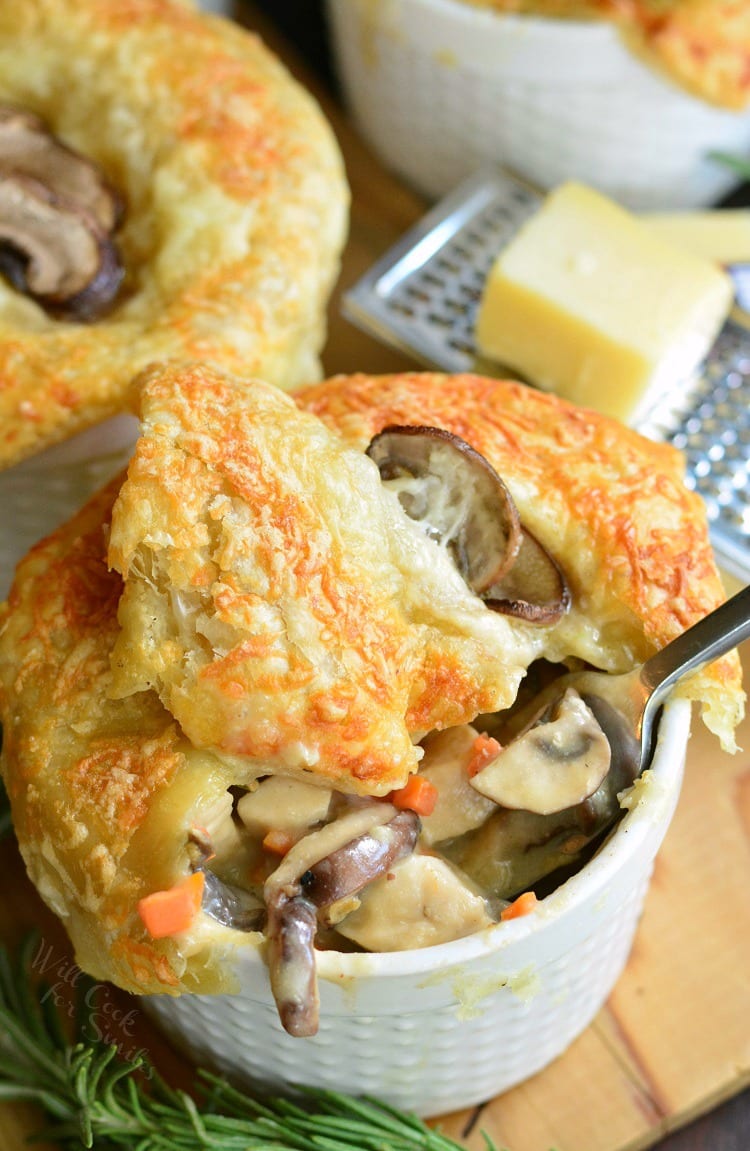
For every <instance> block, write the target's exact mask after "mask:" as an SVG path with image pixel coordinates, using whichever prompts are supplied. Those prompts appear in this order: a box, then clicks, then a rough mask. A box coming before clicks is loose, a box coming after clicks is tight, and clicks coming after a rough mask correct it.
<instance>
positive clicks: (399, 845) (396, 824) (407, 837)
mask: <svg viewBox="0 0 750 1151" xmlns="http://www.w3.org/2000/svg"><path fill="white" fill-rule="evenodd" d="M419 830H420V822H419V817H418V816H417V815H415V814H414V812H413V811H402V812H400V814H399V815H396V816H394V818H393V819H392V820H391V821H390V822H389V823H386V824H384V825H383V826H382V827H381V828H379V829H378V832H377V834H374V833H371V834H368V835H360V836H359V837H358V838H357V839H353V840H352V841H351V843H347V844H346V845H345V846H344V847H340V848H339V849H338V851H333V852H331V854H330V855H328V856H326V858H325V859H321V860H320V861H319V862H318V863H315V864H313V866H312V867H310V868H308V870H307V871H306V872H305V873H304V875H303V876H302V877H301V879H300V885H301V887H302V891H303V892H304V894H305V896H306V898H307V899H309V900H311V901H312V902H313V903H314V904H315V906H316V907H317V908H319V909H320V910H321V911H324V910H325V909H326V908H327V907H330V906H332V904H334V903H338V902H339V901H340V900H342V899H348V898H349V897H350V896H352V895H357V894H358V892H360V891H362V889H363V888H364V887H366V886H367V884H368V883H372V881H373V879H377V878H378V877H379V876H380V875H383V874H384V872H386V871H387V870H388V868H389V867H391V866H392V865H393V864H394V863H395V862H396V860H398V859H401V858H402V857H403V856H405V855H409V854H410V853H411V852H412V851H413V850H414V848H415V847H416V843H417V839H418V837H419Z"/></svg>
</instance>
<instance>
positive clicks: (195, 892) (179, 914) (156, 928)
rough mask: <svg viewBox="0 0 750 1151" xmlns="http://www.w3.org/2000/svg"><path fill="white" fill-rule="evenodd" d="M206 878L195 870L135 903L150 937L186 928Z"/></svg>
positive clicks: (158, 936) (199, 900)
mask: <svg viewBox="0 0 750 1151" xmlns="http://www.w3.org/2000/svg"><path fill="white" fill-rule="evenodd" d="M205 882H206V878H205V876H204V874H203V872H202V871H194V872H193V873H192V874H191V875H188V876H187V877H186V878H185V879H181V880H180V882H179V883H175V885H174V887H168V888H167V889H166V891H153V892H152V893H151V895H146V896H145V897H144V898H143V899H141V900H140V901H139V903H138V914H139V915H140V917H141V919H142V920H143V922H144V924H145V927H146V930H147V931H148V933H149V935H150V936H151V937H152V939H164V938H166V936H168V935H177V933H178V932H180V931H187V929H188V928H189V927H190V925H191V924H192V922H193V920H194V919H195V917H196V915H197V914H198V912H199V911H200V906H201V900H202V899H203V888H204V885H205Z"/></svg>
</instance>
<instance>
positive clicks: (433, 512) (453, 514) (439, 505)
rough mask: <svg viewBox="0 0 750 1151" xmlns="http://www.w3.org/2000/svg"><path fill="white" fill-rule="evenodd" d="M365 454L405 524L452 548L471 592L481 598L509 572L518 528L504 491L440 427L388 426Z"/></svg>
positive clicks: (479, 460) (487, 467) (466, 447)
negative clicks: (415, 524) (416, 525)
mask: <svg viewBox="0 0 750 1151" xmlns="http://www.w3.org/2000/svg"><path fill="white" fill-rule="evenodd" d="M367 454H368V455H369V456H370V457H371V459H373V460H374V462H375V463H376V464H377V465H378V468H379V469H380V475H381V477H382V479H383V482H384V483H386V484H387V485H388V486H389V487H390V488H392V489H393V490H395V491H396V492H397V494H398V498H399V502H400V503H401V506H402V507H403V509H404V511H405V512H406V514H407V515H408V516H409V517H410V519H413V520H416V521H417V522H418V523H419V524H420V525H421V526H422V528H423V529H424V531H425V534H426V535H428V536H429V537H430V538H431V539H434V540H436V541H437V542H438V543H440V544H442V545H443V546H444V547H447V548H449V549H450V551H451V553H452V554H453V557H454V560H455V562H456V566H457V567H458V570H459V571H460V572H461V575H462V576H463V577H464V579H465V580H466V582H467V584H468V585H469V587H470V588H471V589H472V591H474V592H476V593H477V594H479V593H481V592H483V591H484V590H485V589H486V588H488V587H490V586H491V585H492V584H495V583H497V581H498V580H500V579H501V578H502V576H503V574H504V573H505V572H506V571H507V570H508V569H509V568H510V567H511V565H512V564H513V561H514V560H515V558H516V554H517V552H518V549H519V547H520V543H521V525H520V521H519V518H518V512H517V510H516V507H515V504H514V503H513V500H512V498H511V495H510V492H509V491H508V489H507V488H506V486H505V484H504V483H503V481H502V480H501V479H500V477H499V476H498V474H497V472H496V471H495V470H494V468H493V467H492V465H491V464H489V463H488V461H487V460H486V459H485V458H484V456H482V455H480V454H479V452H477V451H475V450H474V448H472V447H471V445H470V444H467V443H466V441H465V440H462V439H461V438H460V437H459V436H455V435H453V433H452V432H448V431H445V430H444V429H443V428H432V427H422V426H418V425H415V426H409V425H406V426H400V425H392V426H390V427H387V428H385V429H384V430H383V431H382V432H380V433H379V434H378V435H377V436H375V437H374V439H373V440H372V441H371V443H370V445H369V447H368V449H367Z"/></svg>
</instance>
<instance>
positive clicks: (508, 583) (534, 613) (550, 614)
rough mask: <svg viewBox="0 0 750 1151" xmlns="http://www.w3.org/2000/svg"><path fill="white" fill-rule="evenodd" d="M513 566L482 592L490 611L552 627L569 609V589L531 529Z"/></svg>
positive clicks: (524, 535) (559, 570)
mask: <svg viewBox="0 0 750 1151" xmlns="http://www.w3.org/2000/svg"><path fill="white" fill-rule="evenodd" d="M521 535H522V539H521V545H520V548H519V551H518V555H517V556H516V559H515V563H514V564H513V566H512V567H511V568H510V569H509V570H508V571H507V572H506V573H505V574H504V575H503V576H502V577H501V579H499V580H496V581H495V582H494V583H493V584H492V586H491V587H488V588H487V589H486V590H485V591H484V592H483V593H482V599H483V600H484V602H485V603H486V605H487V607H488V608H491V609H492V610H493V611H497V612H502V613H503V614H504V615H512V616H516V617H517V618H519V619H525V620H527V621H528V622H529V623H541V624H553V623H557V622H558V620H560V619H562V617H563V616H564V615H565V613H566V612H567V611H568V610H569V609H570V589H569V587H568V584H567V580H566V579H565V576H564V575H563V572H562V570H561V568H560V567H559V566H558V564H557V563H556V562H555V560H554V559H553V558H552V556H551V555H550V554H549V552H548V551H547V549H546V548H545V547H544V546H543V545H542V544H541V543H540V542H539V540H538V539H537V538H536V536H534V535H532V533H531V532H530V531H529V530H528V528H525V527H524V528H522V529H521Z"/></svg>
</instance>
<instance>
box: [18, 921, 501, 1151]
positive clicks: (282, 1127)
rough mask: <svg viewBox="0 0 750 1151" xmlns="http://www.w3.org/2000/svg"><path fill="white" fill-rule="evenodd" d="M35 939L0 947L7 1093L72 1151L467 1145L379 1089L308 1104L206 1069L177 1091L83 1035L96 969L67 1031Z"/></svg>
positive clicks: (316, 1097) (457, 1149)
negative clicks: (43, 1117)
mask: <svg viewBox="0 0 750 1151" xmlns="http://www.w3.org/2000/svg"><path fill="white" fill-rule="evenodd" d="M36 943H37V941H36V939H35V938H31V939H29V940H27V942H26V943H25V945H24V946H23V947H22V949H21V951H20V954H19V957H18V960H17V962H13V960H12V959H11V957H10V955H9V953H8V951H7V950H6V949H5V948H0V1101H2V1100H6V1101H11V1100H30V1101H32V1102H34V1103H37V1104H39V1106H40V1107H41V1108H42V1109H43V1110H44V1111H45V1112H46V1114H47V1117H48V1120H49V1123H48V1126H47V1127H46V1128H45V1130H44V1131H43V1132H42V1133H41V1134H42V1136H43V1137H45V1138H47V1139H52V1140H54V1141H56V1142H57V1143H58V1144H60V1145H61V1146H62V1147H64V1148H65V1151H73V1149H74V1148H81V1147H86V1148H91V1147H93V1148H96V1149H97V1151H113V1149H114V1148H118V1147H127V1148H130V1149H133V1151H196V1149H198V1148H207V1149H214V1151H461V1145H460V1144H459V1143H456V1142H454V1141H453V1140H452V1139H449V1138H447V1136H445V1135H442V1134H441V1133H440V1132H439V1131H436V1130H432V1129H431V1128H429V1127H427V1126H426V1124H424V1123H423V1122H422V1121H421V1120H420V1119H417V1118H416V1117H415V1116H413V1115H406V1114H403V1113H402V1112H400V1111H397V1110H395V1109H394V1108H392V1107H389V1106H387V1105H386V1104H384V1103H381V1102H379V1101H377V1100H374V1099H366V1098H365V1099H354V1098H352V1097H350V1096H346V1095H341V1094H339V1093H337V1092H333V1091H321V1090H313V1089H307V1090H306V1091H305V1092H304V1098H305V1103H306V1105H305V1106H303V1105H300V1104H297V1103H292V1102H290V1101H289V1100H284V1099H270V1100H267V1101H265V1102H260V1101H259V1100H257V1099H253V1098H252V1097H250V1096H248V1095H246V1094H244V1093H243V1092H241V1091H238V1090H237V1089H236V1088H234V1087H231V1086H230V1085H229V1084H228V1083H226V1082H225V1081H224V1080H223V1079H219V1078H218V1077H217V1076H215V1075H211V1074H209V1073H208V1072H205V1071H200V1072H198V1078H197V1083H196V1092H195V1098H193V1096H192V1095H188V1094H187V1093H186V1092H184V1091H180V1090H175V1089H174V1088H172V1087H169V1086H168V1085H167V1084H166V1083H165V1082H164V1080H163V1079H161V1077H160V1076H159V1075H158V1074H157V1073H156V1071H155V1069H154V1068H153V1067H151V1066H149V1065H147V1064H146V1062H145V1061H144V1060H143V1059H141V1058H137V1059H133V1060H128V1059H124V1058H123V1057H122V1056H121V1055H120V1054H119V1053H118V1051H117V1048H116V1047H114V1046H106V1045H105V1044H103V1043H100V1042H91V1041H88V1040H87V1039H86V1035H87V1034H89V1035H90V1034H92V1033H93V1032H92V1026H91V1025H92V1023H93V1021H94V1014H95V1011H96V1008H95V1005H94V1004H95V997H94V996H93V995H92V989H93V988H94V987H95V986H96V985H95V984H94V983H93V982H92V981H90V980H81V981H79V982H78V983H77V984H76V991H77V994H78V1010H77V1011H76V1013H75V1014H76V1019H77V1020H78V1022H77V1024H76V1027H75V1029H74V1033H73V1034H72V1035H71V1036H70V1037H68V1034H67V1029H66V1025H65V1019H64V1018H63V1015H62V1013H61V1011H60V1010H59V1009H58V1007H57V1006H56V1005H55V1004H54V1001H53V997H52V996H50V995H49V994H48V989H47V988H46V987H45V986H44V984H43V983H39V982H36V981H35V978H34V975H33V955H34V950H35V947H36ZM87 1027H88V1031H87ZM144 1072H145V1074H144ZM484 1139H485V1143H486V1148H487V1151H498V1149H497V1148H496V1147H495V1146H494V1145H493V1144H492V1142H491V1141H490V1140H489V1139H488V1138H487V1137H486V1136H484Z"/></svg>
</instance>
